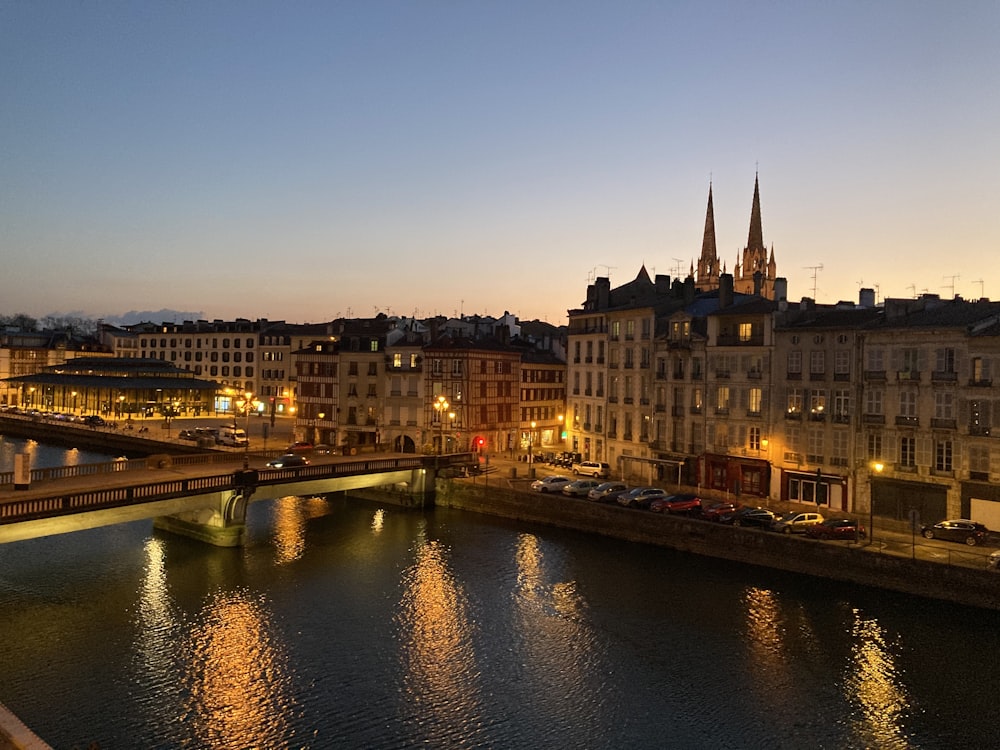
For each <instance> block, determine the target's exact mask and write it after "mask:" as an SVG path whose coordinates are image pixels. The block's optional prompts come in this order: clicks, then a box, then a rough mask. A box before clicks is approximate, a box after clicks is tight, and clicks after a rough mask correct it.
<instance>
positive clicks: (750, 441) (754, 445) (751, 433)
mask: <svg viewBox="0 0 1000 750" xmlns="http://www.w3.org/2000/svg"><path fill="white" fill-rule="evenodd" d="M747 447H748V448H749V449H750V450H752V451H759V450H760V427H751V428H750V429H749V430H748V431H747Z"/></svg>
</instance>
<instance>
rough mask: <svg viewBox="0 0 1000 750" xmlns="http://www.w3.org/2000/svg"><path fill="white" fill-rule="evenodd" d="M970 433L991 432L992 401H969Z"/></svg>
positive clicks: (987, 433) (984, 433)
mask: <svg viewBox="0 0 1000 750" xmlns="http://www.w3.org/2000/svg"><path fill="white" fill-rule="evenodd" d="M969 434H970V435H989V434H990V402H989V401H985V400H983V399H972V400H971V401H969Z"/></svg>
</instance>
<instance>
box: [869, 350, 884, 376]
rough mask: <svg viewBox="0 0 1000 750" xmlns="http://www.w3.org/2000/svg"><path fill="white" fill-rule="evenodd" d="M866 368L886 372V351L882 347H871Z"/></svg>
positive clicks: (871, 370)
mask: <svg viewBox="0 0 1000 750" xmlns="http://www.w3.org/2000/svg"><path fill="white" fill-rule="evenodd" d="M865 369H866V370H867V371H868V372H885V352H883V351H882V350H881V349H869V350H868V365H867V366H866V367H865Z"/></svg>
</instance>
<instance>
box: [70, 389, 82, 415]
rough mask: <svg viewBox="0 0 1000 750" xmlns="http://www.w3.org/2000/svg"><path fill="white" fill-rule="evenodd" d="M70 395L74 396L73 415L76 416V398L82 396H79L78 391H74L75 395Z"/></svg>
mask: <svg viewBox="0 0 1000 750" xmlns="http://www.w3.org/2000/svg"><path fill="white" fill-rule="evenodd" d="M70 395H72V396H73V413H74V414H76V397H77V396H79V395H80V394H78V393H77V392H76V391H73V393H72V394H70Z"/></svg>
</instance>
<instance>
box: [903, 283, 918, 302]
mask: <svg viewBox="0 0 1000 750" xmlns="http://www.w3.org/2000/svg"><path fill="white" fill-rule="evenodd" d="M906 288H907V289H909V290H910V294H912V295H913V299H916V298H917V285H916V284H910V285H909V286H908V287H906Z"/></svg>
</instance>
